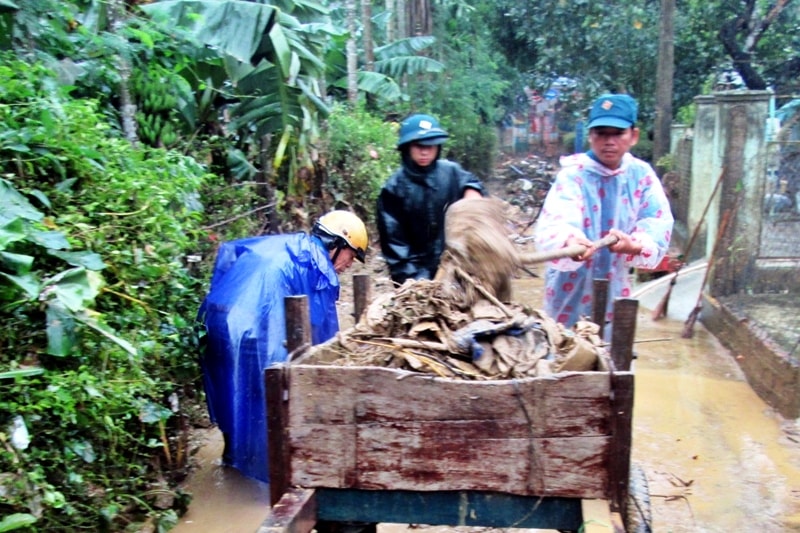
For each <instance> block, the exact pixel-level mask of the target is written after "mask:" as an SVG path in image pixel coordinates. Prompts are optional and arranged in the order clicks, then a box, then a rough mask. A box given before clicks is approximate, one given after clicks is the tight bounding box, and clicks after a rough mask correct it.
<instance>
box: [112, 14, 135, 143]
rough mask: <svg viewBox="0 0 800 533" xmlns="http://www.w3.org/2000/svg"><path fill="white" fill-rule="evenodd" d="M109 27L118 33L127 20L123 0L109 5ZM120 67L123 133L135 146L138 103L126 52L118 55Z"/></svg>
mask: <svg viewBox="0 0 800 533" xmlns="http://www.w3.org/2000/svg"><path fill="white" fill-rule="evenodd" d="M108 15H109V19H110V20H109V28H111V32H112V33H117V32H118V31H119V29H120V27H121V26H122V23H123V22H124V21H125V3H124V2H123V1H122V0H112V1H111V2H110V3H109V7H108ZM117 67H118V68H119V100H120V114H121V119H122V120H121V121H120V122H121V123H122V133H123V134H124V135H125V139H127V140H128V142H129V143H131V144H132V145H133V146H136V145H137V144H139V135H138V134H137V133H136V104H134V103H133V99H132V98H131V91H130V85H129V81H130V78H131V64H130V62H129V61H128V58H127V57H125V55H124V54H122V53H120V54H119V55H118V56H117Z"/></svg>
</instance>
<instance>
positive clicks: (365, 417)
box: [289, 365, 611, 437]
mask: <svg viewBox="0 0 800 533" xmlns="http://www.w3.org/2000/svg"><path fill="white" fill-rule="evenodd" d="M289 379H290V399H289V403H290V405H291V410H290V417H291V419H290V422H289V423H290V425H291V426H292V427H293V428H296V427H301V426H303V425H306V424H314V423H325V424H352V423H356V421H358V422H359V423H366V422H386V421H403V420H416V421H426V420H444V421H446V420H490V421H495V422H496V423H501V422H499V420H507V421H508V422H509V424H507V425H505V426H504V430H508V429H510V427H512V426H513V427H516V428H517V431H519V432H521V433H517V434H511V435H507V436H509V437H520V436H526V437H527V436H530V435H533V436H535V437H551V436H559V435H561V436H588V435H608V434H609V433H610V426H609V417H610V414H611V411H610V396H611V394H610V390H611V383H610V380H609V376H608V374H607V373H603V372H571V373H564V374H556V375H552V376H546V377H538V378H526V379H520V380H498V381H465V380H458V379H444V378H433V377H430V376H428V375H425V374H419V373H413V372H407V371H402V370H395V369H389V368H381V367H335V366H314V365H292V366H291V372H290V376H289Z"/></svg>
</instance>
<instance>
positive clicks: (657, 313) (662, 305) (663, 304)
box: [651, 168, 725, 320]
mask: <svg viewBox="0 0 800 533" xmlns="http://www.w3.org/2000/svg"><path fill="white" fill-rule="evenodd" d="M723 176H725V169H724V168H723V169H722V171H721V172H720V174H719V178H717V183H716V184H715V185H714V190H713V191H711V196H709V197H708V201H707V202H706V206H705V208H704V209H703V214H702V215H700V220H698V221H697V224H695V226H694V230H693V231H692V236H691V237H689V242H688V243H687V244H686V248H685V249H684V251H683V258H684V259H686V260H687V261H688V260H689V253H690V252H691V251H692V246H693V245H694V241H695V240H697V235H698V234H699V233H700V227H701V226H702V225H703V221H704V220H705V218H706V213H708V208H709V207H711V200H713V199H714V196H715V195H716V194H717V191H718V190H719V187H720V185H721V184H722V178H723ZM680 271H681V270H680V268H678V270H676V271H675V274H673V275H672V279H671V280H669V285H668V286H667V292H666V293H665V294H664V297H663V298H661V301H660V302H658V305H656V306H655V308H654V309H653V314H652V315H651V316H652V319H653V320H659V319H661V318H664V317H666V316H667V307H669V298H670V296H671V295H672V288H673V287H674V286H675V284H676V283H677V282H678V274H679V273H680Z"/></svg>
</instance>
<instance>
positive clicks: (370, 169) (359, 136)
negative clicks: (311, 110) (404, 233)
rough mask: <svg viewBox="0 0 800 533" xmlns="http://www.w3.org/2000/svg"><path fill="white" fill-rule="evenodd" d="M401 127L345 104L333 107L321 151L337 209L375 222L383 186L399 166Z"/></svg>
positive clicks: (329, 187)
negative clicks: (341, 208)
mask: <svg viewBox="0 0 800 533" xmlns="http://www.w3.org/2000/svg"><path fill="white" fill-rule="evenodd" d="M398 127H399V124H397V123H395V122H384V121H383V120H381V119H380V118H378V117H375V116H373V115H371V114H370V113H368V112H367V111H365V110H364V109H363V108H358V109H355V110H350V108H348V107H347V106H344V105H337V106H334V108H333V112H332V113H331V115H330V117H329V118H328V123H327V127H326V129H325V134H324V138H325V140H324V145H323V149H322V150H321V152H322V154H323V159H324V166H325V169H326V171H327V188H328V192H329V193H330V194H331V195H332V197H333V198H332V199H333V202H334V205H335V207H343V206H346V207H347V208H349V209H352V210H353V211H354V212H356V213H357V214H358V215H359V216H360V217H361V218H362V219H363V220H364V221H365V222H367V223H368V225H369V224H372V223H373V222H374V220H375V202H376V200H377V198H378V193H379V192H380V188H381V186H382V185H383V183H384V182H385V181H386V180H387V179H388V178H389V176H391V174H392V173H393V172H394V171H395V170H397V169H398V168H399V167H400V154H399V152H398V151H397V149H396V145H397V129H398Z"/></svg>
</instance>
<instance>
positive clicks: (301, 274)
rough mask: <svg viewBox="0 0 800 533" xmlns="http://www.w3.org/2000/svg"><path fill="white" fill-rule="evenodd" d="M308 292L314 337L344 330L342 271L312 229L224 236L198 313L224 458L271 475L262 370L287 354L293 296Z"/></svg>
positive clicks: (263, 476)
mask: <svg viewBox="0 0 800 533" xmlns="http://www.w3.org/2000/svg"><path fill="white" fill-rule="evenodd" d="M298 295H306V296H307V297H308V305H309V316H310V320H311V340H312V343H314V344H319V343H321V342H324V341H326V340H328V339H330V338H331V337H333V336H334V335H335V334H336V332H337V331H338V330H339V321H338V317H337V314H336V300H337V299H338V298H339V278H338V276H337V274H336V271H335V270H334V268H333V263H332V262H331V260H330V258H329V256H328V252H327V250H325V248H324V246H323V245H322V242H321V241H320V240H319V239H317V238H316V237H313V236H309V235H307V234H305V233H296V234H290V235H270V236H266V237H252V238H247V239H241V240H237V241H231V242H227V243H223V244H222V245H221V247H220V250H219V252H218V255H217V259H216V262H215V265H214V271H213V273H212V276H211V288H210V290H209V293H208V295H207V296H206V298H205V300H204V301H203V303H202V305H201V306H200V311H199V313H198V320H199V321H201V322H202V323H203V324H204V325H205V328H206V333H207V335H206V347H205V350H204V353H203V354H202V355H201V367H202V370H203V385H204V387H205V392H206V401H207V404H208V410H209V414H210V416H211V421H212V422H214V423H216V424H217V426H218V427H219V429H220V431H222V434H223V436H224V438H225V452H224V454H223V462H224V463H225V464H227V465H230V466H233V467H234V468H236V469H238V470H239V471H241V472H242V473H243V474H244V475H246V476H248V477H252V478H255V479H258V480H261V481H265V482H268V481H269V472H268V461H267V420H266V400H265V391H264V378H263V371H264V369H265V368H267V367H268V366H270V365H272V364H275V363H280V362H283V361H285V360H286V357H287V351H286V347H285V346H284V341H285V339H286V318H285V310H284V299H285V297H287V296H298Z"/></svg>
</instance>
